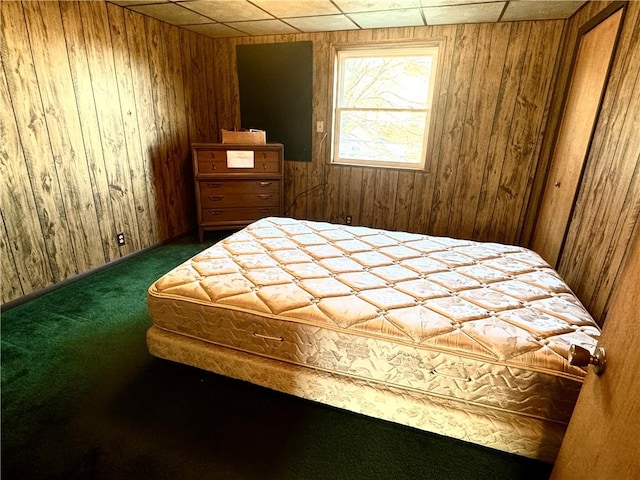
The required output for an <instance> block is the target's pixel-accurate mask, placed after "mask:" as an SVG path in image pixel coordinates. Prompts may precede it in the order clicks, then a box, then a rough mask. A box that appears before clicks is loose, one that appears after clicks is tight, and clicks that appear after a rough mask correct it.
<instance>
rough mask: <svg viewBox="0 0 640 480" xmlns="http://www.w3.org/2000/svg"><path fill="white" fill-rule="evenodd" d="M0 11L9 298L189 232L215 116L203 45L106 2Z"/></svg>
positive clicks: (206, 43) (2, 5)
mask: <svg viewBox="0 0 640 480" xmlns="http://www.w3.org/2000/svg"><path fill="white" fill-rule="evenodd" d="M0 12H1V15H2V18H1V21H0V28H1V32H2V38H1V41H0V53H1V57H0V60H1V63H2V80H3V83H2V108H3V111H2V136H3V141H2V145H0V152H1V160H0V161H1V162H2V165H1V168H2V169H3V171H2V179H1V180H0V181H1V182H2V183H1V184H0V188H1V190H2V197H1V200H2V225H1V227H2V248H3V252H2V270H3V281H2V303H3V304H4V303H7V302H10V301H12V300H16V299H17V298H19V297H21V296H23V295H27V294H30V293H33V292H35V291H37V290H40V289H43V288H46V287H48V286H50V285H52V284H55V283H58V282H61V281H62V280H65V279H67V278H70V277H73V276H74V275H76V274H79V273H83V272H85V271H88V270H91V269H92V268H95V267H97V266H101V265H104V264H105V263H107V262H110V261H113V260H115V259H117V258H119V257H121V256H123V255H127V254H129V253H133V252H136V251H138V250H140V249H141V248H145V247H148V246H151V245H155V244H158V243H160V242H162V241H165V240H168V239H170V238H172V237H175V236H177V235H182V234H184V233H187V232H188V231H189V230H191V229H193V228H194V227H195V214H194V211H193V208H191V205H193V203H194V199H193V197H194V195H193V191H192V190H191V191H190V190H189V189H190V185H189V184H188V175H189V174H190V173H191V172H190V154H189V151H190V149H189V142H190V140H191V138H197V139H203V140H204V139H206V140H209V135H210V133H211V132H212V131H213V132H215V131H217V121H218V113H217V111H216V108H215V105H214V106H213V107H212V106H211V105H209V102H213V103H214V104H215V101H214V100H211V99H212V98H213V97H212V96H211V94H212V93H214V92H215V90H216V88H215V85H209V79H210V78H211V76H212V75H213V73H214V71H213V67H212V66H211V63H212V57H213V55H212V54H213V51H214V43H213V41H212V40H211V39H209V38H207V37H204V36H200V35H196V34H192V33H191V32H187V31H183V30H181V29H178V28H176V27H170V26H168V25H166V24H162V23H161V22H158V21H156V20H153V19H150V18H148V17H144V16H142V15H139V14H137V13H134V12H131V11H127V10H125V9H122V8H121V7H118V6H115V5H112V4H106V3H105V2H73V1H61V2H55V1H50V2H19V1H10V2H0ZM183 47H184V48H183ZM204 90H206V93H207V95H206V96H204V95H203V94H202V92H203V91H204ZM187 112H188V113H187ZM191 116H193V117H194V118H195V122H194V123H191V124H189V122H188V119H189V118H191ZM190 125H191V126H190ZM194 128H195V130H194ZM170 227H171V228H170ZM118 232H124V233H125V237H126V241H127V244H126V245H125V246H124V247H118V245H117V243H116V233H118Z"/></svg>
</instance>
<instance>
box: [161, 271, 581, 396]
mask: <svg viewBox="0 0 640 480" xmlns="http://www.w3.org/2000/svg"><path fill="white" fill-rule="evenodd" d="M154 286H155V283H154V284H153V285H152V286H151V287H150V288H149V295H150V296H153V297H155V298H158V299H171V300H175V301H179V302H182V303H186V304H198V305H202V306H212V307H216V308H219V309H221V310H231V311H236V312H242V313H247V314H250V315H254V316H256V317H263V318H271V319H273V320H278V321H281V322H288V323H290V324H300V325H307V326H310V327H316V328H324V329H327V330H331V331H334V332H338V333H345V332H348V334H349V335H353V336H358V337H360V338H370V339H374V340H382V341H389V340H388V339H386V338H384V337H382V336H376V335H367V334H366V333H364V332H361V331H358V330H347V329H344V328H339V327H338V328H336V327H334V326H332V325H330V324H327V325H320V324H317V323H312V322H305V321H304V320H301V319H298V318H289V317H282V316H279V315H277V314H269V313H266V312H258V311H255V310H249V309H245V308H240V307H236V306H234V305H226V304H220V303H216V302H212V301H205V300H200V299H191V298H190V299H188V300H185V298H184V297H183V296H178V295H172V294H167V293H160V292H158V291H157V290H154V291H152V288H153V287H154ZM152 319H153V317H152ZM154 325H155V322H154ZM160 328H162V327H160ZM165 330H167V329H165ZM167 331H171V330H167ZM193 338H197V337H193ZM393 341H394V342H395V343H398V344H401V345H404V346H407V347H411V348H415V349H418V350H424V351H430V352H439V353H445V354H449V355H451V354H453V355H459V356H463V357H464V358H470V359H473V360H478V361H482V362H488V363H491V364H492V365H498V366H503V367H511V368H522V369H525V370H527V371H530V372H534V373H543V374H547V375H552V376H555V377H559V378H565V379H568V380H574V381H577V382H580V383H583V382H584V376H579V375H574V374H571V373H567V372H563V371H559V370H553V369H545V368H540V367H537V366H532V365H524V364H522V365H520V364H517V363H515V362H507V361H500V360H497V359H492V358H489V357H483V356H480V355H477V354H474V353H471V352H464V355H462V354H461V353H460V352H458V351H456V350H454V349H446V348H442V347H436V346H432V345H417V344H415V343H410V342H407V341H403V340H402V339H396V338H394V339H393Z"/></svg>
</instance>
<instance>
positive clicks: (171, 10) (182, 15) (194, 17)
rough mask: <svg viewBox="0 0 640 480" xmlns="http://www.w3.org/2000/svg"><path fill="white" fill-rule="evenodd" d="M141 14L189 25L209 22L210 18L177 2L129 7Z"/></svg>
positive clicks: (175, 23)
mask: <svg viewBox="0 0 640 480" xmlns="http://www.w3.org/2000/svg"><path fill="white" fill-rule="evenodd" d="M130 8H131V10H134V11H136V12H138V13H141V14H143V15H147V16H149V17H153V18H156V19H158V20H162V21H163V22H167V23H171V24H172V25H189V24H196V23H211V19H210V18H207V17H203V16H202V15H199V14H197V13H195V12H192V11H191V10H187V9H186V8H182V7H181V6H180V5H179V4H177V3H160V4H155V5H138V6H133V7H130Z"/></svg>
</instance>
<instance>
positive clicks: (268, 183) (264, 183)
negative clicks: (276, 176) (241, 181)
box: [260, 182, 273, 187]
mask: <svg viewBox="0 0 640 480" xmlns="http://www.w3.org/2000/svg"><path fill="white" fill-rule="evenodd" d="M272 183H273V182H260V186H261V187H268V186H269V185H271V184H272Z"/></svg>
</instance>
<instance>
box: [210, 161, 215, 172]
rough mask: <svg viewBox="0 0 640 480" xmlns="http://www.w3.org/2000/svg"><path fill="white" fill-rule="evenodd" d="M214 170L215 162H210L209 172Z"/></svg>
mask: <svg viewBox="0 0 640 480" xmlns="http://www.w3.org/2000/svg"><path fill="white" fill-rule="evenodd" d="M215 169H216V164H215V162H211V170H215Z"/></svg>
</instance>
